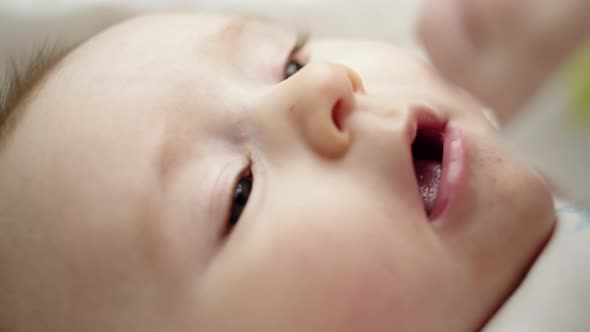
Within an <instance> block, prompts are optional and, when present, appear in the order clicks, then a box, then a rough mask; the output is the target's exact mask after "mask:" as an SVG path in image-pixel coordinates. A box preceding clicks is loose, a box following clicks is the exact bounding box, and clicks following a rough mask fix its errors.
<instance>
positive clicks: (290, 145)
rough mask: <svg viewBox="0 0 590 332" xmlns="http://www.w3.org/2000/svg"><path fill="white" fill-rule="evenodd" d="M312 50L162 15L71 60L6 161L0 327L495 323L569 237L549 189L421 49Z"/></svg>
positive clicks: (269, 34) (327, 331) (235, 22)
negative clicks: (549, 252)
mask: <svg viewBox="0 0 590 332" xmlns="http://www.w3.org/2000/svg"><path fill="white" fill-rule="evenodd" d="M296 40H297V37H296V35H295V33H293V32H292V31H289V30H287V29H283V28H280V27H279V26H276V25H273V24H272V23H264V22H260V21H254V20H250V19H245V18H237V17H225V16H217V15H205V14H181V13H177V14H161V15H153V16H146V17H141V18H136V19H133V20H130V21H128V22H126V23H123V24H120V25H118V26H116V27H113V28H111V29H109V30H107V31H106V32H104V33H102V34H100V35H98V36H96V37H94V38H92V39H91V40H89V41H88V42H86V43H85V44H83V45H82V46H80V47H78V48H77V49H76V50H74V51H73V52H71V53H70V54H68V55H67V56H66V57H65V58H64V59H62V61H61V62H60V63H59V64H58V66H57V67H55V68H54V69H53V70H52V71H50V72H49V73H48V74H47V75H46V76H45V77H44V79H43V81H42V82H40V83H39V84H38V85H37V86H36V88H35V91H34V93H32V94H29V96H28V98H27V99H26V100H25V101H23V102H21V104H20V105H19V107H18V108H19V114H18V117H17V121H16V124H15V128H13V129H12V130H11V131H10V132H8V133H6V135H4V136H5V137H3V142H2V145H1V148H0V183H2V185H1V187H0V227H1V228H2V231H1V232H0V266H2V269H0V294H2V297H1V298H0V308H2V310H0V329H2V331H145V332H149V331H178V332H181V331H182V332H188V331H214V332H215V331H259V332H271V331H272V332H276V331H281V332H292V331H323V332H335V331H338V332H349V331H366V332H369V331H453V332H454V331H469V330H474V329H476V328H477V327H478V326H481V324H482V323H484V322H485V320H486V319H487V318H488V317H489V316H490V315H491V314H493V312H494V310H495V309H496V308H497V307H498V306H499V305H500V304H501V303H502V301H504V300H505V299H506V297H507V296H509V294H510V293H511V291H512V290H513V289H514V287H516V286H517V284H518V282H519V281H520V279H521V278H522V276H523V274H524V273H525V272H526V270H527V268H528V266H529V264H530V263H531V262H532V260H533V259H534V258H535V255H536V254H537V253H538V251H539V250H540V248H541V247H542V245H543V244H544V242H545V241H546V240H547V238H548V236H549V234H550V233H551V229H552V226H553V220H554V215H553V208H552V203H551V196H550V193H549V192H548V190H547V189H546V187H545V186H544V183H543V181H542V180H541V179H540V178H539V177H538V176H537V175H536V173H535V172H533V171H532V170H530V169H529V168H527V167H525V166H523V165H521V164H520V163H518V162H516V161H515V159H514V158H512V157H511V156H509V155H507V154H506V153H504V152H502V151H500V150H499V149H498V148H497V142H496V140H495V138H494V129H493V127H492V126H491V125H490V124H489V122H488V121H487V120H486V118H485V117H484V116H483V115H482V113H481V112H480V108H481V107H480V106H479V105H478V104H477V103H476V102H475V101H474V100H472V99H470V98H469V97H467V96H466V95H464V94H463V93H461V92H460V91H459V90H458V89H455V88H453V87H451V86H449V85H447V83H445V82H444V81H442V80H441V79H440V78H438V77H437V76H436V74H435V72H434V71H433V70H432V69H431V68H429V66H428V65H427V64H425V63H424V62H422V61H420V60H418V59H417V58H415V57H414V56H412V55H410V54H409V53H407V52H405V51H403V50H400V49H397V48H394V47H392V46H388V45H382V44H378V43H373V42H351V41H320V40H317V41H315V40H311V41H310V42H308V43H307V44H306V45H304V46H303V47H299V46H301V45H299V44H297V43H296ZM294 45H296V47H295V48H296V49H295V50H294V51H292V50H293V47H294ZM13 118H14V117H13ZM441 137H442V138H441ZM413 143H414V144H413ZM412 147H413V148H412ZM441 150H444V151H442V152H441ZM441 169H442V172H441ZM415 172H416V173H418V178H420V180H419V181H417V180H416V177H415V175H414V174H415ZM418 183H421V185H420V186H419V185H418ZM421 191H422V192H423V195H421ZM427 192H430V194H429V193H427Z"/></svg>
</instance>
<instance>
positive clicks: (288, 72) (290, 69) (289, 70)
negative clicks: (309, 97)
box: [285, 60, 303, 79]
mask: <svg viewBox="0 0 590 332" xmlns="http://www.w3.org/2000/svg"><path fill="white" fill-rule="evenodd" d="M301 68H303V65H302V64H300V63H299V62H297V61H295V60H291V61H289V63H288V64H287V67H286V68H285V79H288V78H289V77H291V76H293V75H295V74H296V73H297V72H298V71H299V70H300V69H301Z"/></svg>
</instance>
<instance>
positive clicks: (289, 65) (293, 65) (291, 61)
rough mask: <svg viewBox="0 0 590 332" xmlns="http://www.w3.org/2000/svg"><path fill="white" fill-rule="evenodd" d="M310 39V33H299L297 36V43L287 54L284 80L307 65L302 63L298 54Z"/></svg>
mask: <svg viewBox="0 0 590 332" xmlns="http://www.w3.org/2000/svg"><path fill="white" fill-rule="evenodd" d="M308 40H309V35H308V34H302V33H298V34H297V38H296V40H295V45H294V46H293V48H292V49H291V52H289V55H288V56H287V61H286V62H285V65H284V69H283V73H284V74H283V80H286V79H288V78H289V77H291V76H293V75H295V74H296V73H297V72H298V71H299V70H300V69H301V68H303V67H305V63H303V64H302V63H300V62H299V61H297V60H296V57H297V54H299V52H301V50H302V49H303V48H304V47H305V45H306V44H307V41H308ZM293 71H294V72H293Z"/></svg>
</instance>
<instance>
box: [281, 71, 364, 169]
mask: <svg viewBox="0 0 590 332" xmlns="http://www.w3.org/2000/svg"><path fill="white" fill-rule="evenodd" d="M290 80H291V81H290V82H285V83H287V84H286V86H285V88H286V89H296V90H297V95H298V98H296V100H295V101H294V103H293V104H292V106H291V107H290V109H289V110H288V120H289V121H290V122H292V124H293V125H294V126H295V128H296V129H297V131H298V133H299V134H300V135H301V137H302V138H303V139H304V141H305V142H306V143H307V145H308V146H309V147H310V148H312V149H313V150H314V151H315V152H316V153H318V154H321V155H322V156H325V157H328V158H338V157H339V156H341V155H343V154H344V153H345V152H346V151H347V150H348V147H349V146H350V143H351V135H350V132H349V131H348V130H347V128H346V119H347V117H348V116H349V115H350V113H351V112H352V111H353V109H354V108H355V94H357V93H364V87H363V83H362V81H361V78H360V77H359V75H358V74H357V73H356V72H355V71H354V70H352V69H351V68H349V67H346V66H344V65H339V64H332V63H311V64H308V65H307V66H305V67H304V68H303V69H301V70H300V71H299V72H298V73H297V74H296V75H294V76H293V77H291V78H290Z"/></svg>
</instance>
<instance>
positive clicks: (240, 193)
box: [229, 174, 252, 227]
mask: <svg viewBox="0 0 590 332" xmlns="http://www.w3.org/2000/svg"><path fill="white" fill-rule="evenodd" d="M251 191H252V175H251V174H248V175H246V176H242V178H241V179H240V181H238V184H237V185H236V190H235V192H234V197H233V201H232V207H231V215H230V218H229V225H230V227H233V226H234V225H235V224H237V223H238V219H240V216H241V215H242V211H243V210H244V208H245V207H246V203H248V198H250V192H251Z"/></svg>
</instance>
